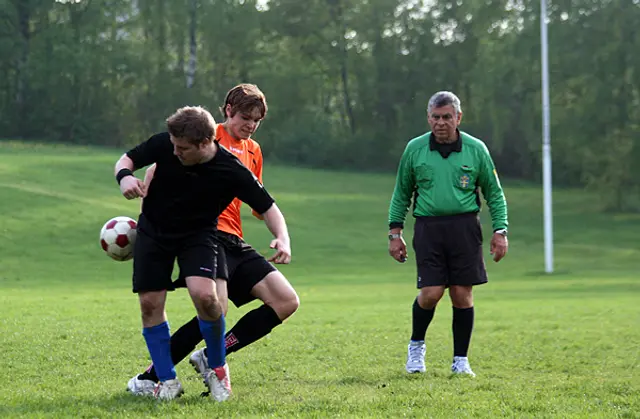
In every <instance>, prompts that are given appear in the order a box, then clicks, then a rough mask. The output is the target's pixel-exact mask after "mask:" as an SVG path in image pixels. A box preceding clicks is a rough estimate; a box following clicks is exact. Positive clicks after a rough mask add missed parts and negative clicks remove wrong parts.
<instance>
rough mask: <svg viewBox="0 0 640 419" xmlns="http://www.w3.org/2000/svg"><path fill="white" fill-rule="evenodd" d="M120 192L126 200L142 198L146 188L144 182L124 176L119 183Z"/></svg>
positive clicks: (133, 177)
mask: <svg viewBox="0 0 640 419" xmlns="http://www.w3.org/2000/svg"><path fill="white" fill-rule="evenodd" d="M120 192H122V195H123V196H124V197H125V198H127V199H134V198H144V196H145V194H146V188H145V186H144V182H142V181H141V180H140V179H138V178H137V177H135V176H125V177H123V178H122V180H121V181H120Z"/></svg>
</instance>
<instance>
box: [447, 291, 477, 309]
mask: <svg viewBox="0 0 640 419" xmlns="http://www.w3.org/2000/svg"><path fill="white" fill-rule="evenodd" d="M449 294H450V296H451V304H452V305H453V306H454V307H456V308H469V307H473V293H472V288H471V287H460V286H452V287H451V290H450V291H449Z"/></svg>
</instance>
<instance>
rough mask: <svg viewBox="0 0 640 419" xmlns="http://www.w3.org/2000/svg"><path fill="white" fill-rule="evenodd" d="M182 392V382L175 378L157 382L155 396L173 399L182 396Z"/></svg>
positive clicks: (160, 398) (162, 398)
mask: <svg viewBox="0 0 640 419" xmlns="http://www.w3.org/2000/svg"><path fill="white" fill-rule="evenodd" d="M182 393H184V390H182V384H180V381H178V379H177V378H174V379H173V380H167V381H160V382H159V383H158V384H156V388H155V390H154V392H153V396H154V397H155V398H156V399H159V400H173V399H175V398H177V397H180V396H182Z"/></svg>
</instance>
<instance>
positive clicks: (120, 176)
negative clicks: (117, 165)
mask: <svg viewBox="0 0 640 419" xmlns="http://www.w3.org/2000/svg"><path fill="white" fill-rule="evenodd" d="M127 176H133V172H132V171H131V170H129V169H126V168H125V169H120V171H119V172H118V174H117V175H116V181H117V182H118V185H119V184H120V182H121V181H122V179H123V178H125V177H127Z"/></svg>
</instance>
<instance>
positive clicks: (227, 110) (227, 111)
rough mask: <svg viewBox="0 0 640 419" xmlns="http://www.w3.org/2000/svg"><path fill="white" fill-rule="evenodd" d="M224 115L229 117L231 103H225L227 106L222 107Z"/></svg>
mask: <svg viewBox="0 0 640 419" xmlns="http://www.w3.org/2000/svg"><path fill="white" fill-rule="evenodd" d="M224 116H225V117H227V118H231V105H230V104H229V103H227V106H225V107H224Z"/></svg>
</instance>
